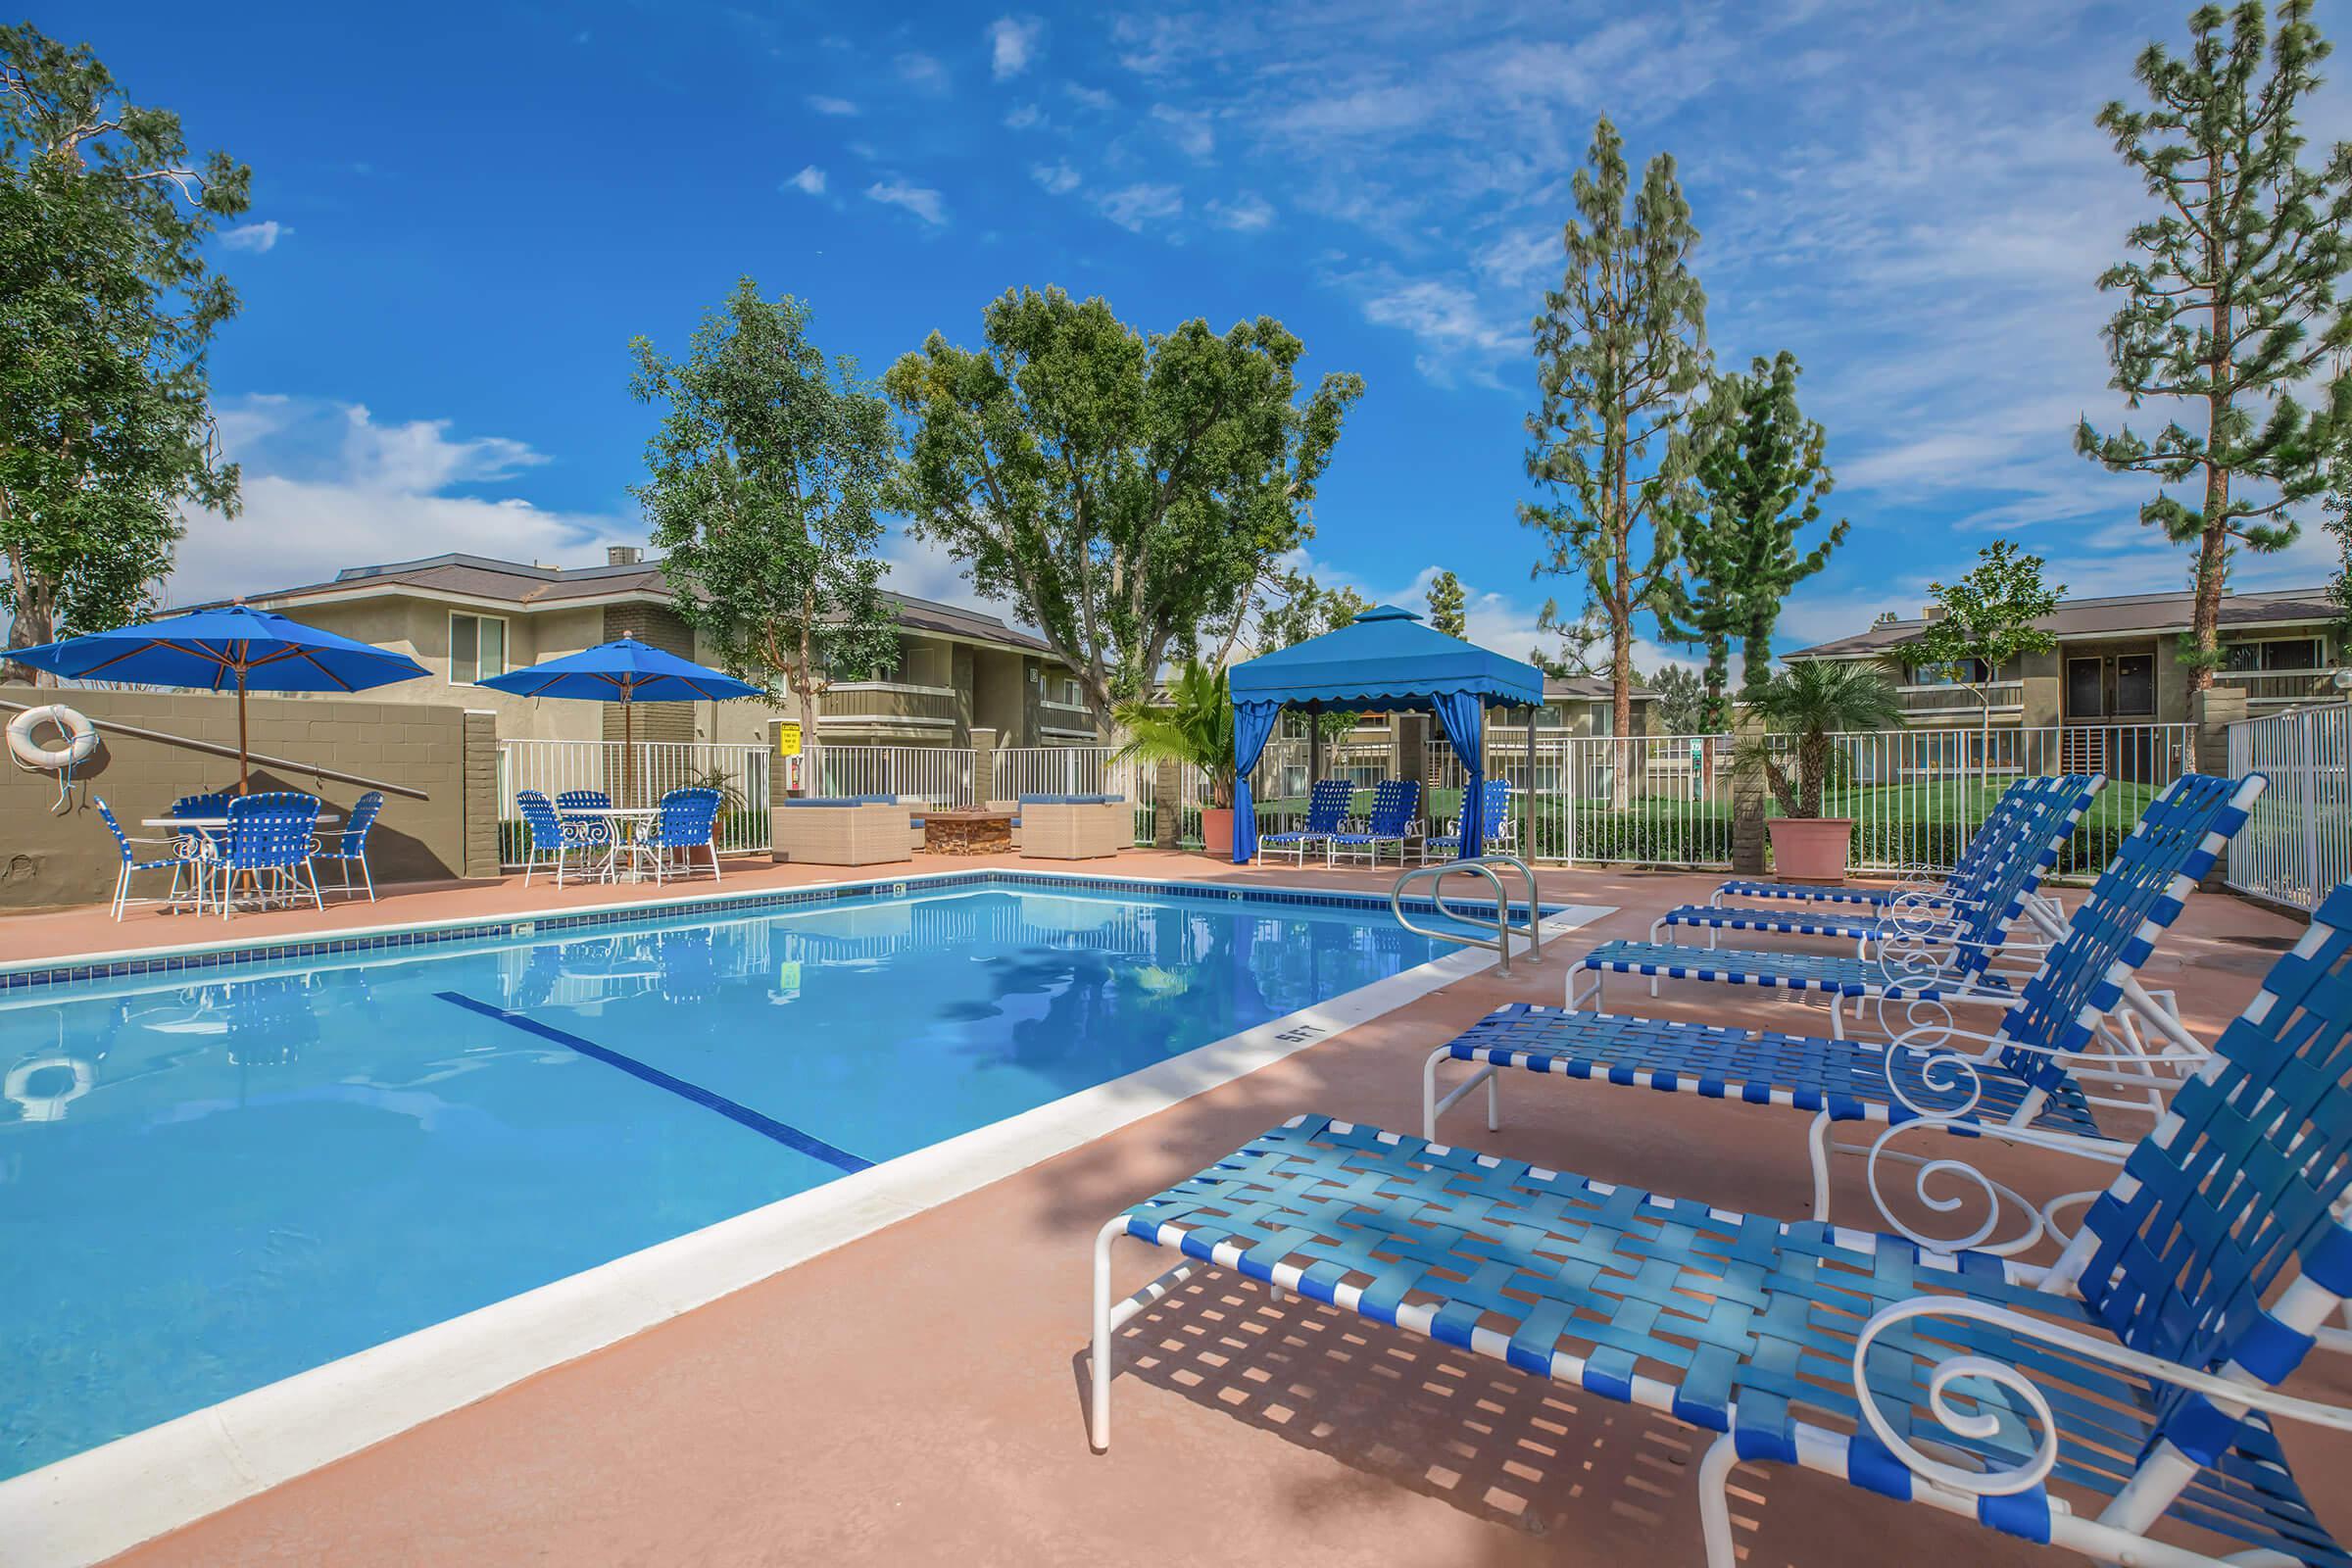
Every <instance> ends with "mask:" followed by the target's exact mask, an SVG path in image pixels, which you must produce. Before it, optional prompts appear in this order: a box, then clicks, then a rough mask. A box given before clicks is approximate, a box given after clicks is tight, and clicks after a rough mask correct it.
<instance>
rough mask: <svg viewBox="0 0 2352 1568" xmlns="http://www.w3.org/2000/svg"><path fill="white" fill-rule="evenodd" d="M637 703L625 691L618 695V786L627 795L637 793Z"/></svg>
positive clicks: (632, 795)
mask: <svg viewBox="0 0 2352 1568" xmlns="http://www.w3.org/2000/svg"><path fill="white" fill-rule="evenodd" d="M636 709H637V705H636V704H635V703H634V702H632V701H630V698H629V694H628V693H627V692H623V693H621V697H620V787H621V789H622V790H623V791H625V792H626V793H627V794H628V795H629V796H631V797H632V798H634V797H635V796H636V795H637V787H636V786H637V731H636V727H635V719H636Z"/></svg>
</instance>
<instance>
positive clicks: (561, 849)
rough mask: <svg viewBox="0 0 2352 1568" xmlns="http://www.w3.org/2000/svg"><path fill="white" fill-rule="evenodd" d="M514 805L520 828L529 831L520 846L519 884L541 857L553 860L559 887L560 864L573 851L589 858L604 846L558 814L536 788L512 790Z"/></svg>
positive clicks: (526, 882) (528, 877)
mask: <svg viewBox="0 0 2352 1568" xmlns="http://www.w3.org/2000/svg"><path fill="white" fill-rule="evenodd" d="M515 809H516V810H517V811H519V812H521V813H522V825H523V828H524V829H525V830H526V831H527V832H528V833H529V834H530V839H529V841H528V842H527V843H525V844H524V845H523V850H522V885H523V886H524V887H526V888H527V887H529V886H530V885H531V873H532V872H533V871H535V870H537V869H538V867H539V862H540V861H541V860H542V859H545V860H549V861H552V862H553V863H554V865H555V868H556V886H558V887H562V886H563V885H564V866H565V865H566V864H567V863H568V862H569V860H570V858H571V857H572V855H573V854H574V853H575V852H576V853H578V854H579V855H581V856H582V857H585V858H593V857H594V856H595V855H596V854H597V852H598V851H600V850H601V849H602V848H603V847H604V846H603V845H602V844H601V843H591V842H590V841H589V840H588V838H587V836H586V835H585V834H583V833H581V832H580V831H579V829H578V828H577V827H575V826H574V825H573V824H572V823H570V822H566V821H564V819H563V818H562V817H560V816H558V815H557V814H556V809H555V807H554V805H553V804H551V803H550V802H549V800H548V798H547V797H546V796H545V795H543V794H541V793H540V792H539V791H537V790H516V791H515Z"/></svg>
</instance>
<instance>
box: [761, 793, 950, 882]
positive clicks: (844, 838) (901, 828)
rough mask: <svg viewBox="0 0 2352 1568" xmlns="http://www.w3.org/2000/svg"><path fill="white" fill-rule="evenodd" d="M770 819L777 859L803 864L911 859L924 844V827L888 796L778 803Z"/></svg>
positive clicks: (772, 843)
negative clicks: (916, 822)
mask: <svg viewBox="0 0 2352 1568" xmlns="http://www.w3.org/2000/svg"><path fill="white" fill-rule="evenodd" d="M768 823H769V828H768V830H769V833H770V835H771V837H770V838H769V840H768V842H769V843H770V845H772V846H773V849H774V854H775V858H777V859H778V860H791V861H794V862H796V863H798V864H802V865H880V864H884V863H887V862H889V861H893V860H904V859H907V858H908V857H909V855H910V854H911V852H912V849H913V848H914V846H916V845H919V844H921V842H922V828H921V827H920V826H919V825H917V824H914V822H913V819H912V817H911V814H910V813H909V811H908V810H907V808H906V807H904V806H901V805H899V804H897V803H896V802H895V801H893V800H892V799H891V797H889V796H887V795H836V796H813V795H812V796H803V797H801V798H799V799H797V800H789V801H780V802H778V803H777V804H776V805H775V806H774V807H772V808H771V809H769V812H768ZM909 827H912V841H911V843H910V842H909V837H908V830H909Z"/></svg>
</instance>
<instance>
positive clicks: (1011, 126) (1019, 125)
mask: <svg viewBox="0 0 2352 1568" xmlns="http://www.w3.org/2000/svg"><path fill="white" fill-rule="evenodd" d="M1045 122H1046V112H1045V111H1044V110H1042V109H1040V108H1038V107H1037V105H1035V104H1021V105H1018V106H1017V107H1015V108H1014V109H1013V110H1012V111H1011V112H1010V113H1009V114H1007V115H1005V129H1006V130H1027V129H1028V128H1029V127H1030V126H1032V125H1042V124H1044V123H1045Z"/></svg>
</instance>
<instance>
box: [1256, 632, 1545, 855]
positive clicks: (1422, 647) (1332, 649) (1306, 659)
mask: <svg viewBox="0 0 2352 1568" xmlns="http://www.w3.org/2000/svg"><path fill="white" fill-rule="evenodd" d="M1420 622H1421V617H1420V616H1419V615H1417V614H1415V613H1413V612H1412V611H1409V610H1399V609H1397V608H1396V607H1395V606H1393V605H1382V606H1380V607H1379V608H1378V609H1374V610H1367V611H1365V612H1364V613H1362V614H1360V615H1358V616H1356V617H1355V619H1354V620H1353V621H1351V622H1349V623H1348V625H1345V626H1342V627H1341V628H1340V629H1339V630H1337V631H1328V632H1325V633H1324V634H1323V635H1322V636H1320V637H1310V638H1308V639H1307V640H1306V641H1305V642H1302V643H1299V644H1297V645H1296V646H1294V647H1290V648H1284V649H1281V650H1279V651H1277V652H1275V653H1271V654H1266V655H1263V656H1261V657H1259V658H1256V659H1252V660H1249V661H1246V662H1242V663H1239V664H1236V665H1234V666H1233V669H1232V671H1231V672H1230V679H1231V682H1232V688H1233V719H1234V724H1233V729H1234V760H1235V762H1236V763H1237V765H1238V768H1239V777H1238V778H1237V779H1236V780H1235V784H1234V801H1233V859H1234V863H1235V864H1236V865H1243V864H1247V863H1248V862H1249V860H1250V858H1251V857H1253V856H1254V855H1256V853H1257V809H1256V804H1255V803H1254V802H1253V801H1252V800H1251V799H1250V769H1251V768H1253V767H1255V766H1256V765H1257V760H1258V757H1259V756H1260V754H1262V753H1263V752H1264V751H1265V749H1266V742H1267V741H1268V740H1269V739H1270V738H1272V736H1273V734H1274V724H1275V720H1276V719H1277V718H1279V717H1280V716H1281V713H1282V711H1283V710H1284V709H1285V708H1306V709H1312V710H1315V711H1341V712H1361V713H1382V712H1434V713H1436V714H1437V715H1438V722H1439V723H1440V724H1441V725H1443V726H1444V727H1445V730H1446V740H1447V742H1448V743H1450V744H1451V745H1452V747H1453V755H1454V756H1456V757H1458V758H1460V759H1461V760H1462V766H1463V767H1464V768H1466V769H1467V770H1468V771H1469V774H1470V780H1469V786H1468V788H1467V789H1466V790H1464V791H1463V794H1462V823H1461V843H1462V855H1463V856H1464V857H1465V858H1468V857H1474V856H1476V855H1478V854H1479V853H1480V852H1481V849H1482V848H1483V847H1484V845H1485V843H1486V823H1485V822H1484V821H1482V820H1480V816H1481V811H1480V808H1481V807H1482V806H1483V804H1484V802H1483V800H1482V797H1483V795H1484V793H1485V792H1484V790H1483V789H1482V788H1481V785H1482V784H1483V783H1484V782H1485V758H1484V752H1485V746H1484V740H1485V717H1484V711H1485V708H1486V705H1487V704H1488V703H1490V702H1495V703H1505V704H1512V705H1518V704H1525V705H1527V706H1528V707H1529V708H1530V709H1536V708H1541V707H1542V706H1543V704H1544V674H1543V671H1541V670H1539V669H1537V668H1536V666H1535V665H1533V664H1527V663H1522V662H1519V661H1518V660H1516V659H1505V658H1503V657H1502V656H1501V655H1500V654H1496V653H1491V652H1489V651H1488V650H1487V649H1484V648H1480V647H1477V646H1476V645H1474V644H1471V643H1466V642H1463V641H1462V640H1461V639H1460V638H1458V637H1448V636H1446V634H1445V633H1444V632H1442V631H1439V630H1437V629H1436V628H1435V627H1432V626H1424V625H1422V624H1421V623H1420Z"/></svg>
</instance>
